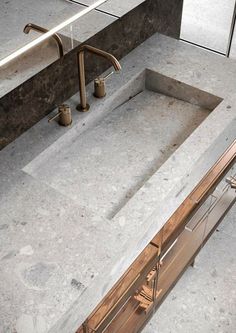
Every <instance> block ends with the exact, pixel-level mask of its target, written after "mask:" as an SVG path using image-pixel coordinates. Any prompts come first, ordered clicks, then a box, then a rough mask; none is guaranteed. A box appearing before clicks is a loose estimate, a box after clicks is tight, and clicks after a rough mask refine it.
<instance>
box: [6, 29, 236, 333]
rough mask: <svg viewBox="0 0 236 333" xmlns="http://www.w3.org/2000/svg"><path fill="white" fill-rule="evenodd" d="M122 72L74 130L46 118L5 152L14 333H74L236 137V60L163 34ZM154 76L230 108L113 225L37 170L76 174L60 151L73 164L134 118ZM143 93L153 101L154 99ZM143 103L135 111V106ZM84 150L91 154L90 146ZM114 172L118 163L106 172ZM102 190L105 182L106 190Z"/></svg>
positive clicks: (214, 115) (215, 114)
mask: <svg viewBox="0 0 236 333" xmlns="http://www.w3.org/2000/svg"><path fill="white" fill-rule="evenodd" d="M122 67H123V72H122V73H121V74H120V75H115V76H113V77H112V78H110V79H109V80H108V81H107V96H106V98H105V99H103V100H96V99H95V98H94V97H92V85H90V86H89V87H88V101H89V103H90V104H91V110H90V111H89V112H88V113H85V114H80V113H78V112H77V111H75V106H76V105H77V104H78V101H79V96H78V94H77V95H75V96H73V97H72V98H71V99H70V100H69V101H68V103H69V104H70V105H71V108H72V111H73V124H72V126H71V127H70V128H62V127H59V126H58V125H57V123H56V122H54V123H53V124H48V123H47V119H43V120H42V121H41V122H39V123H38V124H37V125H35V126H34V127H33V128H32V129H30V130H29V131H27V132H26V133H24V134H23V135H22V136H21V137H20V138H18V139H17V140H16V141H14V142H13V143H12V144H10V145H9V146H8V147H6V148H5V149H3V150H2V151H1V152H0V187H1V189H3V190H1V191H0V224H1V235H2V236H1V243H0V249H1V252H0V258H1V259H2V260H1V275H2V276H3V277H4V278H3V279H1V280H0V289H1V291H3V292H2V293H1V294H0V307H1V311H0V313H1V320H0V323H1V325H2V327H1V330H2V331H3V332H4V333H10V332H14V329H17V330H18V332H17V333H21V332H22V331H24V330H25V331H26V332H27V330H28V331H29V332H33V333H34V332H35V333H36V332H38V331H39V332H40V333H41V332H42V333H44V332H50V333H51V332H53V333H54V332H57V333H58V332H60V333H69V332H71V333H74V332H75V330H76V329H77V328H78V326H79V325H80V324H81V323H82V322H83V321H84V320H85V318H86V317H87V316H88V314H89V313H90V312H91V311H92V310H93V309H94V307H95V306H96V305H97V304H98V302H100V301H101V299H102V298H103V297H104V295H106V293H107V292H108V291H109V290H110V288H111V287H112V286H113V285H114V283H115V282H116V281H117V280H118V279H119V277H120V276H121V275H122V274H123V273H124V272H125V270H126V269H127V268H128V267H129V266H130V264H131V263H132V262H133V260H134V259H135V258H136V257H137V255H138V254H139V253H140V251H142V249H143V248H144V247H145V246H146V245H147V244H148V243H149V241H150V240H151V239H152V237H153V236H154V235H155V234H156V233H157V232H158V230H159V229H160V228H161V227H162V226H163V224H164V223H165V222H166V220H167V219H168V218H169V217H170V216H171V215H172V213H173V212H174V211H175V210H176V208H177V207H178V206H179V205H180V204H181V202H182V201H183V200H184V199H185V198H186V196H187V195H188V194H189V193H190V192H191V191H192V189H193V187H194V186H195V185H196V184H197V183H198V182H199V180H200V179H201V178H202V176H203V175H204V174H205V173H206V172H207V170H208V169H209V168H210V167H211V166H212V164H213V163H214V162H215V161H216V160H217V159H218V158H219V156H220V155H221V154H222V153H223V151H224V150H225V149H226V148H227V146H228V145H229V144H230V143H231V142H232V141H233V140H234V139H235V133H236V119H235V117H236V97H235V84H236V79H235V78H236V63H234V62H233V61H231V60H228V59H224V58H222V57H220V56H216V55H214V54H211V53H208V52H207V51H204V50H200V49H197V48H195V47H192V46H189V45H185V44H184V43H181V42H179V41H176V40H173V39H171V38H167V37H164V36H162V35H158V34H156V35H154V36H153V37H152V38H150V39H149V40H147V41H146V42H145V43H144V44H143V45H141V46H140V47H138V48H137V49H136V50H134V51H133V52H131V53H130V54H129V55H128V56H127V57H125V58H124V59H123V60H122ZM146 68H148V69H149V70H151V71H152V72H156V73H161V74H163V75H165V77H169V78H170V79H169V80H170V83H171V84H172V87H173V88H174V87H176V85H179V86H184V87H185V88H186V91H188V89H187V85H188V87H189V86H192V87H195V88H198V89H200V90H202V91H205V92H207V93H210V94H213V95H215V96H218V97H221V98H222V99H223V101H222V102H220V104H219V105H218V106H216V107H215V109H214V110H213V111H212V112H210V114H209V112H208V114H209V115H208V116H207V117H206V119H205V120H204V121H203V122H202V123H201V121H200V122H198V124H200V123H201V124H200V125H199V126H198V127H197V128H196V130H195V131H194V132H192V134H191V135H190V136H189V137H188V138H187V140H186V141H184V142H183V144H182V145H180V147H179V148H178V149H177V150H175V151H174V153H173V154H172V155H171V156H170V157H169V158H168V159H167V160H166V161H165V163H164V164H162V165H161V166H160V167H159V169H158V170H157V171H155V172H154V173H153V174H152V175H151V177H150V178H148V179H147V180H146V182H145V184H143V186H142V187H141V188H140V189H138V191H136V192H135V193H134V195H132V197H131V198H129V200H128V202H126V203H125V205H124V206H122V208H121V209H120V210H119V211H118V213H117V214H116V215H115V216H114V217H112V218H111V219H109V218H106V217H104V215H103V216H101V214H98V213H96V212H95V211H94V210H93V208H92V207H89V208H88V206H89V203H88V204H86V202H84V203H83V204H81V203H80V202H79V200H77V199H74V198H73V197H72V196H70V193H66V192H64V193H63V192H61V191H60V189H59V190H58V188H56V186H55V188H54V187H53V186H52V178H48V179H46V181H42V180H41V177H43V175H38V172H40V171H39V170H37V167H38V166H39V165H42V166H43V168H45V171H48V170H47V162H50V159H55V165H56V166H57V167H58V170H59V169H60V168H61V169H60V175H61V179H62V180H63V179H67V177H68V175H67V169H68V166H67V165H66V164H65V165H64V166H65V168H62V166H63V164H62V161H61V160H60V153H61V154H62V155H61V156H65V155H63V154H66V152H67V151H69V150H70V149H71V150H72V148H73V149H74V148H76V145H75V143H76V142H77V140H82V138H83V137H85V138H86V137H87V136H88V135H89V132H90V131H92V130H93V129H94V128H95V126H96V125H98V123H99V122H101V121H103V120H102V119H103V118H104V117H106V116H109V113H111V112H112V113H114V114H115V112H124V110H125V108H123V106H124V105H125V104H123V103H124V102H125V101H128V100H129V97H130V96H134V95H136V94H137V93H138V92H140V90H143V89H144V88H145V80H147V77H148V76H147V75H148V74H147V72H148V71H146ZM157 78H158V79H160V78H161V76H160V75H159V74H158V75H157ZM206 78H207V79H206ZM162 79H163V78H162ZM173 79H175V80H177V81H173ZM179 81H181V82H182V83H180V82H179ZM161 82H164V81H161ZM178 82H179V83H178ZM174 90H175V89H174ZM194 91H195V93H196V90H194ZM146 94H147V95H146ZM143 95H144V101H145V100H146V103H148V100H149V98H150V96H149V92H147V91H144V94H143ZM151 95H154V96H157V94H156V93H153V94H152V93H151ZM141 96H142V95H141V94H140V95H137V96H136V97H135V98H133V99H132V100H131V101H129V103H128V104H127V105H132V103H134V104H135V102H136V101H137V99H138V98H140V97H141ZM145 96H146V97H147V96H148V97H149V98H145ZM196 96H197V94H195V97H196ZM154 98H156V97H154ZM194 100H195V99H194ZM192 102H193V101H192ZM121 104H123V106H121ZM216 104H217V103H216ZM119 106H121V108H117V107H119ZM194 108H195V107H194ZM122 110H123V111H122ZM192 111H193V109H192ZM114 116H115V115H114ZM203 118H204V117H203ZM144 121H145V117H144ZM100 124H101V123H100ZM98 127H99V125H98ZM193 128H194V126H193ZM170 129H171V128H170ZM173 129H174V128H173ZM190 132H191V131H190ZM118 138H119V136H118ZM98 139H99V138H98ZM100 139H101V136H100ZM100 139H99V140H100ZM104 140H105V136H104ZM81 142H82V141H81ZM73 144H74V145H73ZM81 144H83V145H84V147H85V148H86V145H85V142H82V143H81ZM91 144H92V141H91ZM118 147H119V145H118ZM85 148H84V149H85ZM94 148H96V147H94V146H92V147H90V151H89V153H92V152H93V154H92V155H91V157H92V158H94V156H98V155H97V154H98V153H99V152H100V151H99V150H98V149H94ZM74 153H75V155H74V156H72V157H73V158H72V159H71V162H72V165H73V166H74V169H76V167H77V166H76V163H77V162H76V161H77V158H78V157H77V155H79V153H80V147H79V145H78V147H77V151H76V150H74ZM58 154H59V155H58ZM139 155H140V160H141V159H142V154H141V153H139ZM101 156H102V155H100V154H99V156H98V157H101ZM166 157H168V155H167V156H166ZM57 159H59V163H58V164H56V163H57ZM63 162H64V163H65V162H66V160H65V161H63ZM68 163H69V167H70V162H69V160H68ZM107 163H108V162H107ZM111 163H112V160H111ZM51 165H53V164H51ZM87 165H88V164H87ZM87 165H84V166H83V167H84V168H86V166H87ZM81 166H82V164H81ZM35 167H36V169H34V168H35ZM48 167H50V163H49V164H48ZM53 167H54V166H53ZM34 170H36V171H37V172H36V173H35V174H34V172H35V171H34ZM107 170H109V165H108V164H106V165H104V173H106V171H107ZM58 172H59V171H58ZM38 176H39V177H38ZM73 179H74V178H73V177H71V185H73ZM99 185H100V184H99V181H98V182H97V191H98V192H99ZM119 185H120V184H119ZM77 193H80V187H79V184H78V192H77ZM68 194H69V195H68ZM91 195H92V194H91ZM36 276H37V277H36ZM32 327H33V328H32ZM26 329H27V330H26ZM30 330H31V331H30ZM40 330H41V331H40Z"/></svg>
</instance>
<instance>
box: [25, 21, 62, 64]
mask: <svg viewBox="0 0 236 333" xmlns="http://www.w3.org/2000/svg"><path fill="white" fill-rule="evenodd" d="M30 30H35V31H38V32H42V33H43V34H44V33H46V32H48V31H49V30H47V29H45V28H43V27H40V26H39V25H36V24H34V23H28V24H26V26H25V27H24V29H23V32H24V33H25V34H28V33H29V32H30ZM52 38H54V40H55V41H56V43H57V46H58V52H59V56H60V58H62V57H63V55H64V50H63V44H62V40H61V38H60V37H59V35H58V34H53V35H52Z"/></svg>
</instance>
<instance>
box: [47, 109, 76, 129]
mask: <svg viewBox="0 0 236 333" xmlns="http://www.w3.org/2000/svg"><path fill="white" fill-rule="evenodd" d="M58 117H59V121H58V123H59V125H61V126H69V125H71V123H72V117H71V109H70V107H69V106H68V105H66V104H62V105H60V106H59V107H58V113H57V114H56V115H55V116H53V117H52V118H50V119H48V122H49V123H50V122H52V121H53V120H55V119H56V118H58Z"/></svg>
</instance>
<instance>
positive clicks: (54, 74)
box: [0, 0, 183, 149]
mask: <svg viewBox="0 0 236 333" xmlns="http://www.w3.org/2000/svg"><path fill="white" fill-rule="evenodd" d="M182 4H183V0H165V1H164V0H146V1H144V2H143V3H141V4H140V5H139V6H138V7H136V8H134V9H133V10H132V11H130V12H129V13H127V14H126V15H124V16H123V17H122V18H120V19H118V20H116V21H114V22H113V23H112V24H110V25H109V26H107V27H106V28H105V29H103V30H102V31H100V32H99V33H97V34H96V35H94V36H93V37H92V38H90V39H89V40H87V41H86V43H87V44H90V45H93V46H95V47H98V48H101V49H103V50H106V51H108V52H111V53H112V54H114V55H115V56H116V57H117V58H118V59H121V58H122V57H124V56H125V55H126V54H128V53H129V52H130V51H131V50H132V49H134V48H135V47H137V46H138V45H139V44H141V43H142V42H144V41H145V40H146V39H147V38H148V37H150V36H151V35H153V34H154V33H155V32H160V33H163V34H165V35H168V36H170V37H173V38H179V34H180V26H181V17H182ZM77 51H78V47H77V48H76V49H74V50H72V51H71V52H69V53H68V54H66V55H65V56H64V58H62V59H59V60H57V61H56V62H54V63H53V64H51V65H49V66H48V67H47V68H45V69H44V70H42V71H41V72H39V73H38V74H37V75H35V76H34V77H32V78H31V79H29V80H28V81H26V82H24V83H23V84H21V85H20V86H19V87H17V88H15V89H14V90H12V91H11V92H10V93H8V94H7V95H5V96H4V97H2V98H1V99H0V149H2V148H3V147H4V146H6V145H7V144H8V143H10V142H12V141H13V140H14V139H16V138H17V137H18V136H19V135H20V134H22V133H23V132H24V131H26V130H27V129H28V128H30V127H31V126H33V125H34V124H35V123H37V122H38V121H39V120H40V119H42V118H43V117H44V116H45V115H47V114H48V113H49V112H51V111H52V110H53V109H54V108H55V107H56V106H57V105H58V104H60V103H62V102H64V101H65V100H66V99H68V98H70V97H71V96H72V95H74V94H75V93H76V92H77V91H78V90H79V83H78V70H77V57H76V55H77ZM109 66H110V65H109V63H108V62H107V61H105V60H104V59H102V58H98V57H96V61H94V56H91V55H88V54H87V55H86V79H87V82H91V81H92V80H93V79H94V78H95V77H96V76H97V75H98V74H101V73H102V72H103V71H104V70H106V69H107V68H108V67H109Z"/></svg>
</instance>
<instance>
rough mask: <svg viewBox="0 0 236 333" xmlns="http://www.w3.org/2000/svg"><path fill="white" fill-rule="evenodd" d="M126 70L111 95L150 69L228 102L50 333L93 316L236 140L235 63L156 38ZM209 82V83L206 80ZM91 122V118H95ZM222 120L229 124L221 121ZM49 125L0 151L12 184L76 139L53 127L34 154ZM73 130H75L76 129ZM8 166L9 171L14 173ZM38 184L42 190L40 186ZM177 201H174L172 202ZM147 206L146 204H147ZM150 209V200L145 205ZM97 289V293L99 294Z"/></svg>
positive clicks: (165, 169) (128, 60) (168, 167)
mask: <svg viewBox="0 0 236 333" xmlns="http://www.w3.org/2000/svg"><path fill="white" fill-rule="evenodd" d="M134 64H135V65H134ZM122 65H123V70H124V74H122V75H121V76H120V77H115V78H114V79H112V80H110V81H109V83H108V95H109V92H112V91H113V90H114V88H117V87H119V88H121V87H122V86H123V85H124V84H128V82H129V80H130V79H131V78H133V77H134V76H135V75H139V74H140V73H141V72H142V70H144V69H145V68H149V69H151V70H154V71H157V72H160V73H162V74H164V75H166V76H170V77H172V78H175V79H178V80H180V81H183V82H185V83H187V84H190V85H192V86H195V87H197V88H199V89H202V90H205V91H207V92H209V93H212V94H214V95H217V96H219V97H221V98H223V99H224V100H223V102H222V103H220V104H219V106H218V107H217V108H216V109H215V110H214V111H213V112H212V113H211V114H210V115H209V116H208V117H207V118H206V120H205V121H204V122H203V123H202V124H201V125H200V126H199V127H198V128H197V129H196V130H195V131H194V132H193V133H192V134H191V136H190V137H189V138H188V139H187V142H186V141H185V142H184V143H183V145H181V147H182V146H183V147H185V150H183V149H182V148H183V147H182V148H181V147H180V148H179V149H177V150H176V152H175V153H174V155H175V157H178V158H177V159H176V160H175V161H174V163H175V164H176V170H179V171H181V170H182V171H183V172H182V173H181V176H180V174H179V176H177V177H175V170H174V169H173V160H172V157H173V156H171V157H170V158H169V159H168V160H167V161H166V163H164V164H163V166H162V167H161V168H160V169H159V170H158V171H157V172H156V174H155V175H154V176H153V177H151V179H150V180H149V181H150V183H151V186H152V187H154V186H156V185H157V184H159V186H158V187H157V190H156V191H157V192H158V190H159V189H160V191H161V193H160V196H159V195H158V197H157V198H156V199H155V202H154V206H151V207H152V209H151V210H150V211H149V213H147V212H145V214H146V215H145V216H140V217H139V218H140V221H138V222H140V228H139V231H138V232H137V231H136V233H135V235H134V236H133V237H132V239H131V240H130V241H129V242H128V243H125V244H124V245H123V246H122V247H121V248H120V253H119V256H117V257H116V258H112V260H111V261H110V264H109V265H107V266H106V267H105V269H104V271H103V273H102V274H100V276H98V277H97V278H96V279H95V280H94V281H93V283H92V284H91V285H90V286H89V287H88V288H87V289H86V290H85V291H84V292H83V293H82V295H81V296H80V297H78V299H77V300H76V301H75V302H74V303H73V304H71V305H70V307H69V309H68V311H67V312H66V313H64V314H63V315H62V316H61V318H60V319H59V320H58V321H57V323H56V324H55V325H54V326H53V327H51V328H49V331H48V332H50V333H56V332H57V333H58V332H60V333H68V332H71V333H73V332H75V331H76V329H77V328H78V327H79V326H80V325H81V324H82V322H83V321H84V320H85V319H86V317H87V316H88V315H89V314H90V312H91V311H92V310H93V309H94V308H95V307H96V305H97V304H98V303H99V302H100V301H101V300H102V298H103V297H104V296H105V295H106V294H107V292H108V291H109V290H110V289H111V288H112V286H113V285H114V283H115V282H117V280H118V279H119V278H120V277H121V276H122V274H123V273H124V272H125V271H126V269H127V268H128V267H129V266H130V264H132V262H133V261H134V259H135V258H136V257H137V256H138V255H139V254H140V252H141V251H142V250H143V249H144V248H145V246H146V245H147V244H148V243H149V242H150V240H151V239H152V238H153V237H154V236H155V234H156V233H157V232H158V231H159V230H160V229H161V227H162V226H163V225H164V224H165V222H166V221H167V220H168V218H169V217H170V216H171V215H172V214H173V212H174V211H175V210H176V209H177V208H178V206H179V205H180V204H181V203H182V201H183V200H184V199H185V198H186V197H187V196H188V194H189V193H190V192H191V191H192V189H193V188H194V187H195V186H196V184H197V183H198V182H199V181H200V180H201V178H202V177H203V176H204V174H205V173H206V172H207V171H208V169H209V168H210V167H211V166H212V165H213V164H214V163H215V161H216V160H217V159H218V158H219V157H220V156H221V154H222V153H223V152H224V150H225V149H226V148H227V147H228V146H229V144H230V143H231V142H232V141H233V140H234V139H235V133H236V97H234V87H235V84H236V79H235V77H236V63H235V62H233V61H231V60H228V59H225V58H221V57H219V56H217V55H214V54H211V53H209V52H207V51H204V50H200V49H197V48H195V47H193V46H189V45H186V44H184V43H182V42H179V41H176V40H173V39H171V38H168V37H165V36H162V35H159V34H155V35H154V36H153V37H151V38H150V39H149V40H147V41H146V42H145V43H143V44H142V45H141V46H139V47H138V48H137V49H135V50H134V51H132V52H131V53H130V54H129V55H128V56H126V57H125V58H124V59H123V61H122ZM206 77H207V78H208V80H206V79H205V78H206ZM76 100H78V95H76V96H74V97H72V98H71V99H70V101H69V103H70V104H72V105H74V104H75V101H76ZM104 101H105V100H104ZM105 102H106V101H105ZM101 103H102V102H101ZM101 105H102V104H101ZM89 117H92V113H91V115H89ZM222 119H223V120H224V122H222ZM76 121H77V122H78V123H79V122H81V118H78V117H77V118H76V117H75V123H76ZM82 121H83V119H82ZM45 124H46V120H42V121H41V122H40V124H37V125H36V126H35V127H34V128H33V129H30V130H29V131H28V132H26V133H24V134H23V135H22V136H21V137H20V138H19V139H17V140H16V141H15V142H13V143H12V144H10V145H9V146H8V147H6V148H5V149H3V150H2V151H1V152H0V160H2V161H3V163H2V168H1V170H0V174H1V171H2V174H3V175H4V177H9V179H11V178H12V175H13V174H16V173H17V172H19V171H21V169H22V168H24V166H26V165H27V164H28V163H30V161H32V160H33V159H34V158H35V157H36V156H37V155H38V154H39V156H40V155H41V154H40V153H41V152H42V155H43V154H44V149H45V148H47V147H50V145H51V147H50V148H49V151H50V149H53V146H54V142H55V143H57V144H58V142H59V143H60V142H62V143H63V140H66V136H68V140H70V139H71V134H70V133H72V136H73V128H72V129H71V130H69V131H66V130H65V129H62V130H60V131H59V130H58V128H57V126H56V125H55V126H54V125H53V126H52V128H51V127H50V128H49V130H48V131H50V130H52V132H51V136H50V135H49V137H48V139H47V136H46V138H45V139H44V142H43V143H42V145H40V144H38V146H37V150H36V151H34V149H33V147H32V146H31V147H30V143H29V142H27V140H26V139H27V138H28V139H30V138H31V137H33V136H35V134H37V129H38V130H39V132H38V134H39V137H40V131H42V132H43V131H46V132H45V133H47V130H45V128H44V129H43V128H42V126H44V125H45ZM77 126H78V125H77ZM74 129H76V126H75V125H74ZM70 131H71V132H70ZM75 133H76V131H74V135H75ZM60 135H61V137H60ZM24 140H26V141H25V143H26V142H27V143H26V146H23V145H22V141H23V142H24ZM196 140H198V141H196ZM57 141H58V142H57ZM27 144H28V147H27ZM12 147H13V148H12ZM188 147H189V150H188ZM196 147H198V149H196ZM12 149H15V150H16V152H17V154H18V157H19V155H22V157H21V158H20V159H19V160H18V162H17V164H15V165H14V166H12V162H13V164H14V157H13V158H12ZM191 151H192V154H193V155H194V156H193V158H191V156H190V157H189V158H188V159H187V160H186V165H185V166H184V170H183V167H181V165H182V163H181V162H182V161H183V158H187V154H189V153H190V152H191ZM41 157H42V156H41ZM8 165H9V166H10V168H9V169H8ZM165 173H167V174H168V175H169V177H170V176H171V177H174V181H173V182H172V183H173V184H172V185H170V184H171V180H170V181H169V182H166V183H165V184H164V183H163V179H162V178H163V177H164V178H165ZM171 177H170V178H171ZM161 180H162V181H161ZM0 181H1V180H0ZM159 181H161V182H159ZM158 182H159V183H158ZM38 184H39V186H40V182H39V183H38ZM161 184H162V185H163V186H165V187H164V190H163V189H162V190H161V188H160V186H162V185H161ZM180 190H181V191H180ZM140 191H141V192H142V191H143V188H141V189H140ZM140 191H138V192H137V193H136V195H135V196H134V197H133V198H132V199H131V200H130V201H129V202H128V203H127V204H126V205H125V206H124V207H123V208H122V209H121V211H120V212H119V213H118V214H117V216H115V218H114V219H113V221H115V220H116V219H119V218H120V216H126V217H128V218H129V212H132V211H134V210H135V207H136V205H137V202H140V198H139V195H140ZM147 196H148V193H147V194H146V197H147ZM173 197H174V198H175V200H173ZM143 204H144V205H145V202H144V203H143ZM147 204H148V201H147V203H146V205H147ZM12 205H13V206H14V202H12ZM152 205H153V203H152ZM153 207H155V209H153ZM0 208H1V207H0ZM137 219H138V218H137ZM127 228H128V227H127ZM131 229H132V228H131ZM131 229H127V230H128V232H129V233H130V235H131V234H132V230H131ZM121 254H122V255H121ZM104 277H106V278H104ZM95 290H96V293H95V292H94V291H95Z"/></svg>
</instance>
